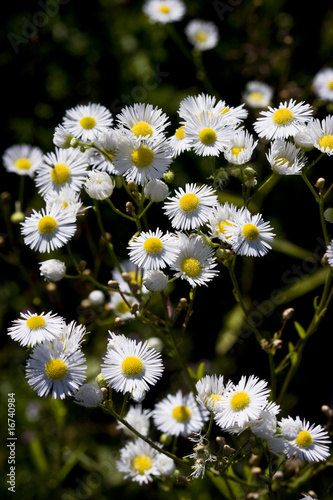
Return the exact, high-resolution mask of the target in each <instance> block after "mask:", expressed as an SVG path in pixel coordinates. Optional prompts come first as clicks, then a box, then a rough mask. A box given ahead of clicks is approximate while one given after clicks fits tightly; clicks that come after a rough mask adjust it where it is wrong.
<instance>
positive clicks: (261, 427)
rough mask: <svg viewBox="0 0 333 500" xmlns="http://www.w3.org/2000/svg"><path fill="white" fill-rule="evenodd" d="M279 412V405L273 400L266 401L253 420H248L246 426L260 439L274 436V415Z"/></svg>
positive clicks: (275, 427) (275, 426) (275, 422)
mask: <svg viewBox="0 0 333 500" xmlns="http://www.w3.org/2000/svg"><path fill="white" fill-rule="evenodd" d="M279 413H280V406H279V405H277V404H276V403H274V402H270V403H268V404H267V405H266V406H265V407H264V408H263V409H262V410H261V412H260V413H259V416H258V417H257V418H256V419H255V420H250V421H249V423H248V426H249V427H250V429H251V431H252V432H253V434H254V435H255V436H257V437H259V438H261V439H270V438H272V437H274V435H275V434H276V429H277V419H276V416H277V415H278V414H279Z"/></svg>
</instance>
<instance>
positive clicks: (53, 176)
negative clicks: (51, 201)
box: [35, 148, 89, 196]
mask: <svg viewBox="0 0 333 500" xmlns="http://www.w3.org/2000/svg"><path fill="white" fill-rule="evenodd" d="M88 166H89V159H88V157H87V155H85V153H81V152H80V151H79V150H78V149H59V148H55V153H53V152H51V153H47V154H46V155H44V157H43V163H42V165H40V166H39V167H38V169H37V175H36V177H35V183H36V186H37V188H38V192H39V193H40V194H41V195H42V196H44V195H46V194H47V193H49V192H50V191H60V190H61V189H62V188H64V187H70V188H71V189H72V190H73V191H77V192H78V191H80V190H81V188H82V185H83V183H84V181H85V179H86V177H87V175H88V173H89V172H88Z"/></svg>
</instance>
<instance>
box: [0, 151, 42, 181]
mask: <svg viewBox="0 0 333 500" xmlns="http://www.w3.org/2000/svg"><path fill="white" fill-rule="evenodd" d="M2 161H3V164H4V167H5V169H6V170H7V172H13V173H15V174H18V175H28V176H29V177H33V176H34V175H35V173H36V170H37V168H38V167H39V166H40V165H41V164H42V161H43V152H42V150H41V149H39V148H37V147H36V146H30V145H29V144H17V145H14V146H10V147H9V148H7V149H6V150H5V152H4V154H3V155H2Z"/></svg>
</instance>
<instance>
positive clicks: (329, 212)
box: [324, 208, 333, 223]
mask: <svg viewBox="0 0 333 500" xmlns="http://www.w3.org/2000/svg"><path fill="white" fill-rule="evenodd" d="M324 218H325V220H326V221H327V222H331V223H332V222H333V208H326V210H325V212H324Z"/></svg>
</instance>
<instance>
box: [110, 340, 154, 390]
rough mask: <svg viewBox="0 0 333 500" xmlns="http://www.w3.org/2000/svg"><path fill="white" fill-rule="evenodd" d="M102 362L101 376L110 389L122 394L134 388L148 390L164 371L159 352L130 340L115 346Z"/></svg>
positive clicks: (145, 343) (144, 344) (145, 344)
mask: <svg viewBox="0 0 333 500" xmlns="http://www.w3.org/2000/svg"><path fill="white" fill-rule="evenodd" d="M103 360H104V363H103V364H102V365H101V368H102V369H101V372H102V375H103V376H104V378H105V380H106V381H107V382H108V384H109V386H110V387H112V388H113V389H114V390H115V391H118V392H122V393H123V394H125V393H126V392H131V391H132V390H133V389H135V388H136V387H137V388H138V389H140V390H144V391H147V390H149V386H150V385H155V383H156V382H157V381H158V379H159V378H160V377H161V376H162V372H163V370H164V367H163V364H162V361H161V354H160V353H159V352H157V351H155V349H152V348H151V347H149V345H148V344H147V342H144V343H142V342H139V343H136V342H135V340H130V339H129V340H128V341H127V342H126V343H125V342H122V343H117V344H115V345H114V347H113V349H111V350H108V352H107V354H106V356H105V357H104V358H103Z"/></svg>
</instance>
